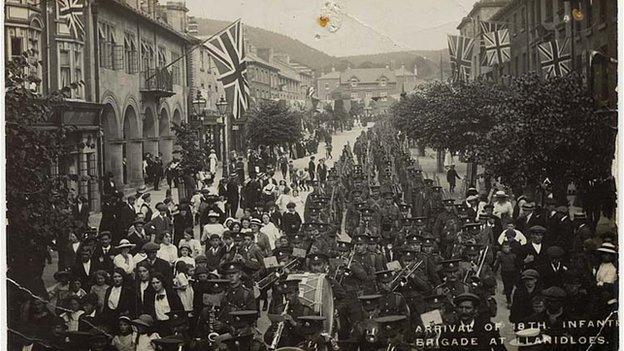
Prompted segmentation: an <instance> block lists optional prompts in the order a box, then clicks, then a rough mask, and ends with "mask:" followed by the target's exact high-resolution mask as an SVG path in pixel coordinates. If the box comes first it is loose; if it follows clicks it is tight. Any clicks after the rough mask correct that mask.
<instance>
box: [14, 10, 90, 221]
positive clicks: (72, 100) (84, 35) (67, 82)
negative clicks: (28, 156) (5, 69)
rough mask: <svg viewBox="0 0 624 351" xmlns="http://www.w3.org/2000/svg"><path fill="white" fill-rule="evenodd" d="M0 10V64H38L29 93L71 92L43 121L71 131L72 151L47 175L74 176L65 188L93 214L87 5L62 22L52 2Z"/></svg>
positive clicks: (33, 71) (88, 15)
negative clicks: (21, 60) (24, 60)
mask: <svg viewBox="0 0 624 351" xmlns="http://www.w3.org/2000/svg"><path fill="white" fill-rule="evenodd" d="M4 9H5V18H4V19H5V23H4V26H5V46H4V49H5V59H6V60H11V59H13V58H15V57H18V56H22V54H23V53H24V52H28V54H27V55H28V60H29V61H30V62H37V61H40V65H39V66H36V65H33V66H32V67H31V72H30V73H32V74H33V75H35V76H37V77H38V78H40V79H41V83H40V84H38V85H37V86H35V87H33V88H34V89H35V90H36V91H37V92H38V93H39V94H41V95H42V96H46V95H48V94H50V93H51V92H53V91H59V90H61V89H62V88H64V87H69V86H72V85H74V86H75V88H74V89H71V91H69V92H68V93H67V94H66V97H67V99H66V100H65V101H64V104H63V107H62V108H61V107H59V108H57V109H56V110H55V111H54V113H53V115H52V117H51V119H50V120H49V121H48V123H49V126H50V127H55V126H60V125H73V126H75V131H73V132H72V133H71V134H70V135H69V138H70V142H71V143H72V144H74V145H75V148H74V149H73V150H72V151H71V152H70V153H69V154H68V155H65V156H64V157H62V158H61V159H59V161H58V164H57V165H55V166H54V167H53V170H52V171H53V172H55V173H58V174H63V175H74V176H78V180H77V181H75V180H73V181H68V182H69V184H68V185H69V186H70V188H73V189H75V194H76V195H77V196H82V197H84V198H86V199H87V201H88V203H89V205H90V207H91V209H93V210H98V209H99V207H100V187H99V181H98V179H99V176H100V173H99V170H100V167H99V165H100V161H101V160H100V155H101V152H102V149H101V146H100V140H101V139H100V135H101V134H100V132H99V115H100V111H101V109H102V106H101V105H100V104H98V103H97V94H96V92H97V90H96V77H97V70H96V69H95V68H94V62H93V55H92V52H93V51H92V50H93V37H92V36H93V33H94V32H95V29H94V28H93V26H92V25H91V19H92V15H91V12H90V3H89V2H86V3H85V4H84V8H83V9H82V10H81V11H70V14H69V15H68V16H66V15H63V14H62V13H61V11H62V10H63V8H62V5H61V3H60V2H57V1H34V0H9V1H5V4H4ZM69 20H71V22H70V21H69ZM72 178H74V179H75V177H72Z"/></svg>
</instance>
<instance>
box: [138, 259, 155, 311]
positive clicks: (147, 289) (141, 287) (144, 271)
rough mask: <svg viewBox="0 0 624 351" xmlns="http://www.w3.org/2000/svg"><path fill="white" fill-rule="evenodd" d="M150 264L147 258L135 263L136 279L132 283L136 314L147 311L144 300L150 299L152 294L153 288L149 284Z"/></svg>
mask: <svg viewBox="0 0 624 351" xmlns="http://www.w3.org/2000/svg"><path fill="white" fill-rule="evenodd" d="M150 268H151V267H150V264H149V262H148V261H147V260H143V261H141V262H139V263H137V268H136V277H137V279H136V281H135V283H134V285H135V288H134V295H135V296H136V298H135V306H136V309H137V311H136V312H137V314H143V313H149V309H148V308H147V305H146V301H151V299H152V298H153V296H154V288H152V284H151V277H152V276H151V273H150Z"/></svg>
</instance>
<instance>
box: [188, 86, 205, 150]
mask: <svg viewBox="0 0 624 351" xmlns="http://www.w3.org/2000/svg"><path fill="white" fill-rule="evenodd" d="M191 104H192V106H193V115H194V117H195V118H194V120H193V124H194V127H195V128H196V129H195V130H196V131H197V133H198V134H197V135H198V140H199V146H200V147H202V146H203V142H204V137H205V133H204V116H205V114H206V99H204V98H203V97H202V94H201V92H200V91H199V90H198V91H197V95H196V96H195V100H193V101H192V102H191Z"/></svg>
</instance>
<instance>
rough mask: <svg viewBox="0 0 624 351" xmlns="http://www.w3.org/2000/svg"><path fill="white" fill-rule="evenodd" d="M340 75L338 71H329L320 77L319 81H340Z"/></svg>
mask: <svg viewBox="0 0 624 351" xmlns="http://www.w3.org/2000/svg"><path fill="white" fill-rule="evenodd" d="M340 74H341V73H340V72H339V71H331V72H329V73H327V74H324V75H322V76H320V77H319V79H340Z"/></svg>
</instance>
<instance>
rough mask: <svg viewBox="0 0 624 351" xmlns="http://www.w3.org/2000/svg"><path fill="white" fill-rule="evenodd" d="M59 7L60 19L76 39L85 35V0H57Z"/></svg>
mask: <svg viewBox="0 0 624 351" xmlns="http://www.w3.org/2000/svg"><path fill="white" fill-rule="evenodd" d="M56 1H57V3H58V7H59V14H58V18H59V19H60V20H64V21H65V22H66V24H67V27H68V28H69V31H70V33H73V35H74V37H75V38H78V37H80V36H82V35H84V30H85V28H84V23H83V22H82V16H83V15H84V10H83V9H84V0H56Z"/></svg>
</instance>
